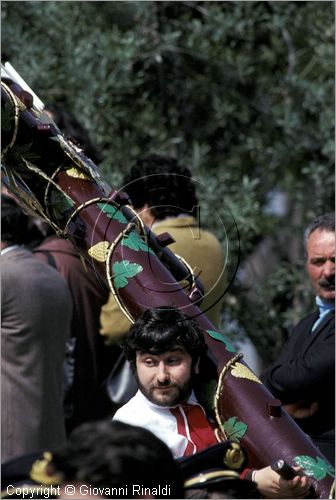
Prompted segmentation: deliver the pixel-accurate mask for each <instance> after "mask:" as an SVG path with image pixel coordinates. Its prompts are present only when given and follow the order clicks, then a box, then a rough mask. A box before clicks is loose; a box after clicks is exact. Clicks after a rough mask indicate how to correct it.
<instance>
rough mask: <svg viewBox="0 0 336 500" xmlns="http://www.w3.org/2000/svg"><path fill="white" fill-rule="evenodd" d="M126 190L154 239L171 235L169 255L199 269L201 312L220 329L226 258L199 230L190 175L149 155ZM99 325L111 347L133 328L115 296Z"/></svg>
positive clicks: (168, 161)
mask: <svg viewBox="0 0 336 500" xmlns="http://www.w3.org/2000/svg"><path fill="white" fill-rule="evenodd" d="M123 190H124V191H126V192H127V194H128V195H129V197H130V199H131V201H132V205H133V208H134V209H135V210H136V212H137V213H138V214H139V216H140V218H141V219H142V221H143V222H144V223H145V224H146V225H147V226H148V227H149V228H150V230H151V231H153V233H155V234H156V235H158V234H160V233H164V232H168V233H169V234H170V235H171V236H172V237H173V239H174V240H175V243H173V244H171V245H170V246H169V248H170V250H171V251H172V252H174V253H175V254H177V255H179V256H180V257H182V258H183V259H184V260H185V261H186V262H187V263H188V264H189V265H190V266H191V268H192V269H195V268H196V269H197V275H198V278H199V279H200V281H201V282H202V284H203V286H204V292H205V293H204V297H203V301H202V304H201V306H200V309H201V310H202V311H203V312H204V313H205V314H206V316H207V317H208V319H209V320H210V321H211V322H212V323H213V325H214V326H215V327H216V328H218V327H219V323H220V312H221V305H222V302H223V296H224V292H225V277H224V274H225V273H224V271H225V256H224V253H223V251H222V248H221V245H220V242H219V241H218V239H217V238H216V236H215V235H213V234H212V233H211V232H209V231H207V230H206V229H203V228H202V227H200V225H199V221H198V219H197V217H196V216H197V212H198V210H199V205H198V200H197V196H196V190H195V185H194V183H193V181H192V178H191V172H190V170H189V169H188V168H186V167H183V166H180V165H179V164H178V162H177V161H176V160H175V159H174V158H171V157H169V156H160V155H151V156H148V157H145V158H143V159H139V160H138V161H137V162H136V164H135V165H134V166H133V167H132V168H131V170H130V172H129V173H128V175H127V176H126V177H125V179H124V185H123ZM100 322H101V330H100V333H101V335H103V336H104V337H105V340H106V343H108V344H116V343H118V342H119V341H121V340H122V339H123V338H124V337H125V336H126V335H127V333H128V330H129V327H130V326H131V323H130V322H129V320H128V319H127V318H126V316H124V314H123V313H122V311H121V310H120V309H119V306H118V305H117V303H116V301H115V299H114V297H113V295H112V294H110V296H109V299H108V302H107V303H106V304H105V305H104V306H103V307H102V309H101V316H100Z"/></svg>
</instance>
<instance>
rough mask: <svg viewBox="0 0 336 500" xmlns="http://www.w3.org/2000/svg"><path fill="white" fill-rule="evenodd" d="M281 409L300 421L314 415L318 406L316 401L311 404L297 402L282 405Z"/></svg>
mask: <svg viewBox="0 0 336 500" xmlns="http://www.w3.org/2000/svg"><path fill="white" fill-rule="evenodd" d="M283 409H284V410H286V412H287V413H288V414H289V415H290V416H291V417H293V418H298V419H300V418H307V417H311V416H312V415H314V414H315V413H316V412H317V410H318V409H319V404H318V402H317V401H313V402H312V403H307V402H305V401H299V402H298V403H292V404H289V405H283Z"/></svg>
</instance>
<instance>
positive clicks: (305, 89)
mask: <svg viewBox="0 0 336 500" xmlns="http://www.w3.org/2000/svg"><path fill="white" fill-rule="evenodd" d="M2 51H3V54H4V55H5V57H6V58H8V60H9V61H10V62H11V63H12V64H13V66H14V67H15V68H16V69H17V70H18V71H19V72H20V74H21V75H22V76H23V78H24V79H25V80H26V81H27V83H28V84H29V85H30V86H31V87H32V88H33V89H34V91H35V92H36V93H37V94H38V95H39V96H40V97H41V98H42V100H44V102H46V103H53V102H58V103H62V105H63V106H65V107H66V109H67V110H68V111H70V112H71V113H73V114H74V115H75V116H76V117H77V118H78V119H79V120H80V122H81V123H82V124H83V125H84V127H85V128H86V130H87V131H88V133H89V135H90V137H91V140H92V141H93V142H94V144H95V145H96V147H97V148H98V149H99V150H100V152H101V155H102V161H101V163H100V165H99V167H100V168H101V170H102V172H103V174H104V175H105V177H106V178H107V180H108V181H109V182H110V183H111V185H113V186H114V187H118V188H120V187H122V178H123V174H124V172H125V171H126V170H127V169H128V167H129V166H130V165H131V164H132V163H133V162H134V160H135V159H136V158H137V157H139V156H144V155H147V154H149V153H162V154H171V155H174V156H176V157H178V158H179V159H180V161H181V162H184V163H185V164H187V165H188V166H189V167H190V168H191V169H192V172H193V175H194V177H195V180H196V181H197V183H198V188H199V189H198V191H199V198H200V221H201V224H202V225H205V226H206V227H208V228H209V229H211V230H213V231H215V232H216V234H217V235H218V237H219V238H220V239H221V241H222V243H223V247H224V248H225V249H226V251H227V257H228V259H227V264H226V274H227V280H228V283H231V285H230V287H229V290H228V292H227V294H226V296H225V303H224V306H223V329H224V331H225V332H226V333H227V334H228V335H239V332H241V331H244V332H246V333H247V334H248V335H250V337H251V338H252V339H253V341H254V342H255V344H256V345H257V347H258V348H259V351H260V353H261V355H262V356H263V358H264V360H265V362H266V363H269V362H270V361H271V360H272V359H273V358H274V357H275V355H276V354H277V352H278V349H279V347H280V345H281V343H282V342H283V339H284V332H285V329H286V328H287V327H289V326H290V325H291V324H292V322H293V321H295V320H296V319H298V318H299V317H300V316H301V315H302V314H304V313H305V312H307V311H308V309H309V307H311V305H312V302H311V299H312V297H311V292H310V290H309V286H308V284H307V281H306V279H305V277H304V266H303V259H304V255H303V248H302V245H301V234H302V231H303V228H304V225H305V224H306V223H307V222H308V221H310V220H311V219H312V218H314V217H315V216H317V215H319V214H320V213H322V212H324V211H329V210H332V209H333V198H334V197H333V186H334V180H333V158H334V132H333V131H334V5H333V2H328V1H325V2H318V1H310V2H294V1H293V2H291V1H285V2H267V1H265V2H249V1H247V2H240V1H230V2H224V1H223V2H216V1H214V2H194V1H179V2H153V1H144V2H141V1H135V2H117V1H111V2H91V1H89V2H76V1H51V2H49V1H43V2H39V1H24V2H12V1H4V2H2ZM238 264H239V265H238ZM237 267H238V272H237Z"/></svg>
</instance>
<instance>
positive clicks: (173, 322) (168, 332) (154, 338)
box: [123, 306, 207, 370]
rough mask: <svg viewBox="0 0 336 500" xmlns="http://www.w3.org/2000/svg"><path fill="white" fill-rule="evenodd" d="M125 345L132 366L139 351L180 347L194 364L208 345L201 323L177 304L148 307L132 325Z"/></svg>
mask: <svg viewBox="0 0 336 500" xmlns="http://www.w3.org/2000/svg"><path fill="white" fill-rule="evenodd" d="M123 347H124V352H125V356H126V358H127V359H128V360H129V361H130V363H131V365H132V368H133V370H135V360H136V353H137V352H139V353H151V354H154V355H156V354H162V353H164V352H166V351H170V350H172V349H176V347H181V348H182V349H184V350H185V351H186V352H187V353H188V354H189V355H190V356H191V358H192V360H193V364H195V363H196V362H197V360H198V358H200V357H201V356H202V355H204V354H205V352H206V349H207V347H206V344H205V340H204V335H203V332H202V330H201V328H200V326H199V325H198V323H196V321H194V320H193V319H191V318H189V317H188V316H185V315H184V314H182V313H181V312H180V311H179V310H178V309H177V308H176V307H174V306H161V307H157V308H154V309H147V311H145V312H144V313H143V314H142V315H141V316H140V317H139V318H138V319H137V321H136V322H135V323H134V325H132V326H131V328H130V331H129V335H128V337H127V338H126V340H125V343H124V346H123Z"/></svg>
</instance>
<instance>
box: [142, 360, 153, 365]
mask: <svg viewBox="0 0 336 500" xmlns="http://www.w3.org/2000/svg"><path fill="white" fill-rule="evenodd" d="M144 363H145V365H146V366H154V361H153V360H152V359H145V360H144Z"/></svg>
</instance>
